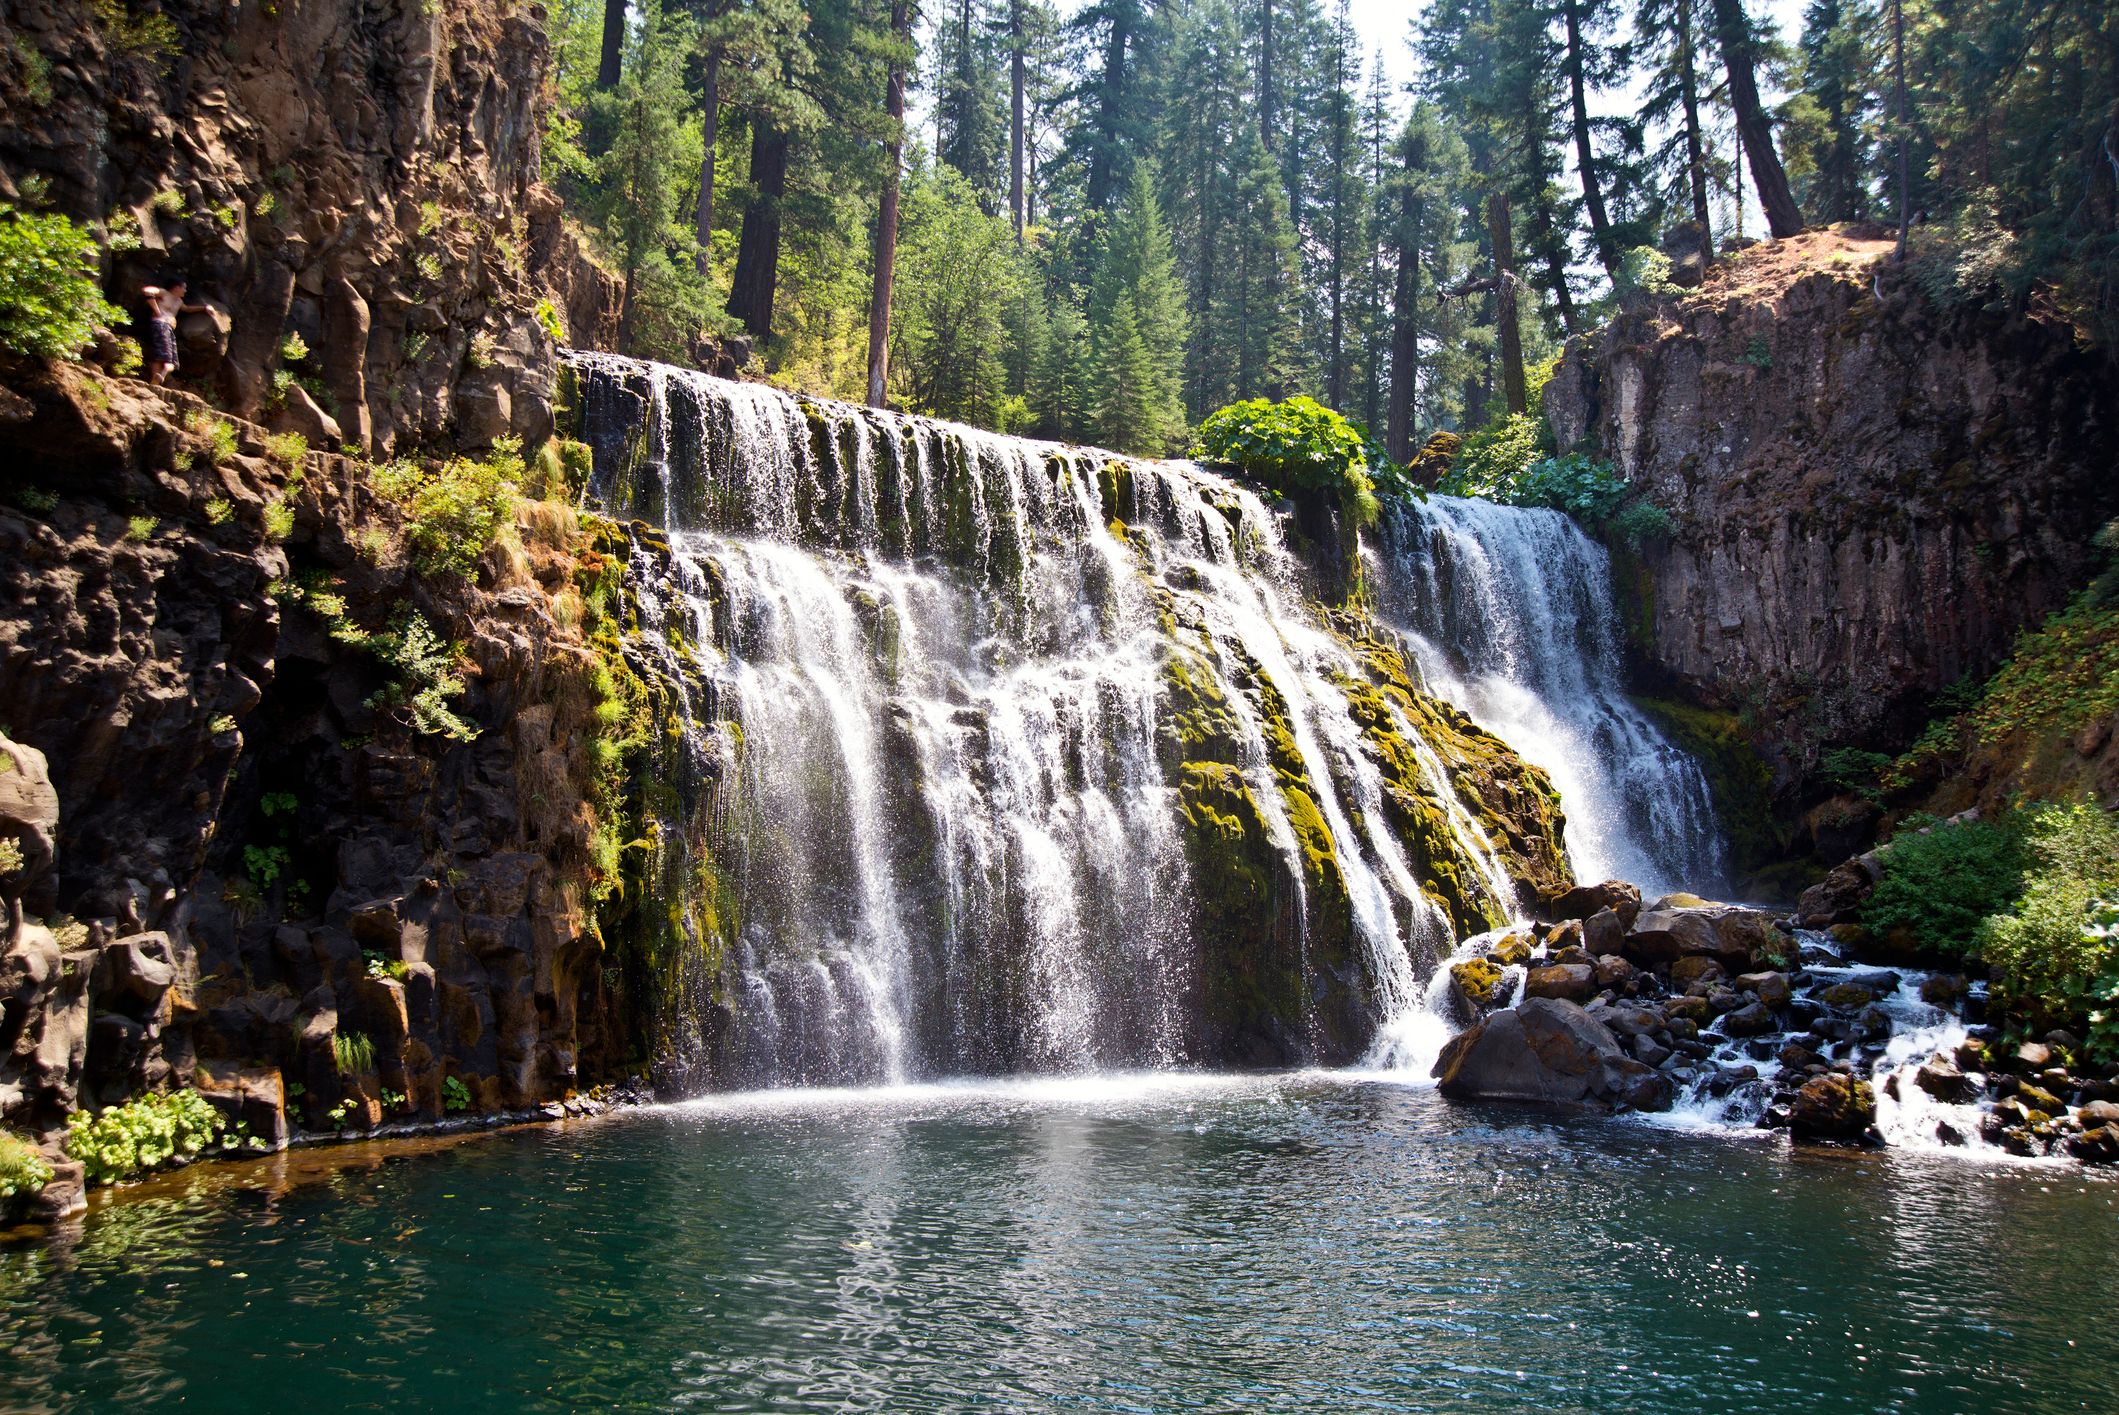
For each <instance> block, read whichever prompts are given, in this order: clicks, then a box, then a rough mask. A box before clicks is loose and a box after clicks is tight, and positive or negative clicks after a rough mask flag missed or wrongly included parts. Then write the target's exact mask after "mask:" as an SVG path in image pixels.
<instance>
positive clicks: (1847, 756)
mask: <svg viewBox="0 0 2119 1415" xmlns="http://www.w3.org/2000/svg"><path fill="white" fill-rule="evenodd" d="M1891 761H1892V759H1891V757H1889V756H1888V755H1886V754H1885V753H1883V752H1865V751H1863V750H1862V749H1861V748H1859V747H1834V748H1832V749H1831V750H1829V751H1827V752H1826V753H1825V754H1824V755H1823V757H1821V758H1820V759H1819V761H1818V772H1819V774H1820V775H1822V776H1823V777H1824V778H1825V781H1826V782H1827V784H1829V785H1831V786H1832V787H1834V788H1836V789H1837V790H1840V791H1851V792H1853V793H1854V794H1855V795H1857V796H1867V795H1870V794H1871V793H1873V792H1874V791H1875V790H1876V787H1877V783H1878V782H1879V781H1880V780H1881V779H1882V777H1883V774H1884V772H1885V771H1887V770H1889V769H1890V766H1891Z"/></svg>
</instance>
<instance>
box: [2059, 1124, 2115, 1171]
mask: <svg viewBox="0 0 2119 1415" xmlns="http://www.w3.org/2000/svg"><path fill="white" fill-rule="evenodd" d="M2067 1148H2068V1153H2069V1154H2071V1155H2073V1156H2074V1157H2075V1158H2076V1159H2079V1160H2083V1161H2085V1162H2087V1163H2089V1164H2119V1125H2100V1126H2098V1127H2097V1128H2096V1129H2094V1130H2085V1131H2083V1132H2082V1133H2081V1134H2080V1135H2073V1136H2070V1137H2069V1138H2068V1142H2067Z"/></svg>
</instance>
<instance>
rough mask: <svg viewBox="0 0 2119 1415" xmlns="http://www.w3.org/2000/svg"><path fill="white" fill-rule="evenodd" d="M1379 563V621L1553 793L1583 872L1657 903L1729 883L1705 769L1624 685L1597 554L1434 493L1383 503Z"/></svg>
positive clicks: (1529, 518) (1431, 679)
mask: <svg viewBox="0 0 2119 1415" xmlns="http://www.w3.org/2000/svg"><path fill="white" fill-rule="evenodd" d="M1373 554H1374V556H1375V559H1376V562H1377V573H1376V575H1375V580H1376V583H1377V586H1378V596H1379V599H1380V601H1381V605H1382V610H1383V613H1384V616H1385V617H1386V618H1387V619H1389V620H1390V621H1391V622H1392V623H1393V624H1395V625H1396V626H1397V627H1398V628H1399V629H1400V630H1401V631H1402V632H1403V634H1404V635H1405V637H1406V639H1407V641H1408V643H1409V644H1410V647H1411V653H1412V655H1413V657H1414V658H1415V659H1416V660H1417V662H1418V664H1419V666H1420V670H1421V672H1422V674H1423V675H1424V676H1425V678H1426V685H1427V687H1428V688H1429V690H1430V691H1432V692H1435V693H1438V694H1440V695H1441V696H1442V697H1444V698H1447V699H1448V700H1449V701H1451V702H1453V703H1456V704H1457V705H1458V706H1459V707H1462V708H1463V709H1465V710H1466V711H1467V712H1469V713H1470V714H1471V715H1472V716H1473V717H1474V718H1476V719H1477V720H1478V721H1479V722H1480V723H1482V724H1484V725H1485V726H1487V727H1489V728H1491V729H1493V730H1494V731H1495V732H1497V733H1499V734H1500V735H1501V736H1502V737H1503V738H1505V739H1507V741H1508V743H1509V745H1511V746H1512V747H1514V748H1515V749H1516V750H1517V751H1519V752H1521V753H1522V754H1523V756H1524V757H1525V758H1526V759H1527V760H1529V761H1531V762H1533V763H1535V764H1537V765H1538V766H1541V767H1543V768H1545V770H1546V771H1547V772H1548V773H1549V774H1550V775H1551V776H1552V779H1553V782H1554V784H1555V785H1556V786H1558V787H1559V789H1560V795H1561V797H1562V799H1563V800H1564V801H1565V802H1566V804H1567V847H1568V854H1569V856H1570V858H1571V859H1572V861H1573V864H1574V869H1575V873H1576V875H1577V876H1579V877H1580V878H1582V879H1585V880H1599V879H1613V878H1616V879H1625V880H1631V881H1632V882H1634V883H1636V884H1638V885H1639V886H1640V887H1641V888H1642V890H1643V891H1644V892H1646V893H1648V894H1649V895H1650V896H1651V897H1653V896H1654V895H1656V894H1661V893H1668V892H1670V891H1672V890H1675V889H1679V888H1684V889H1693V890H1702V889H1712V888H1715V887H1716V886H1717V885H1719V884H1720V883H1722V882H1723V881H1724V879H1725V876H1726V861H1725V858H1724V851H1723V845H1722V838H1721V833H1720V830H1719V829H1718V827H1717V825H1716V823H1715V818H1714V807H1713V802H1712V799H1711V797H1710V795H1709V792H1708V787H1707V780H1706V777H1705V776H1704V774H1703V773H1702V772H1701V770H1700V766H1699V763H1698V762H1696V761H1694V760H1693V759H1692V758H1691V757H1690V756H1688V755H1687V754H1686V753H1684V752H1683V751H1681V750H1679V749H1678V748H1677V747H1675V746H1674V745H1672V744H1671V742H1670V741H1669V739H1668V738H1666V737H1665V736H1664V735H1663V734H1662V733H1661V732H1660V731H1659V730H1657V728H1656V726H1655V724H1654V723H1652V722H1650V721H1649V720H1648V719H1647V717H1645V716H1644V715H1643V714H1642V713H1641V711H1640V709H1638V708H1636V707H1635V706H1634V705H1633V704H1632V703H1631V702H1630V701H1628V699H1627V698H1626V695H1625V693H1624V690H1623V688H1622V686H1621V685H1622V676H1621V670H1620V662H1619V630H1618V616H1617V613H1616V611H1615V609H1614V608H1613V602H1612V594H1611V572H1610V564H1609V560H1608V557H1607V556H1606V554H1605V552H1604V550H1603V549H1602V548H1601V547H1600V546H1598V545H1597V544H1596V543H1595V542H1594V541H1592V540H1591V539H1590V538H1589V537H1588V536H1586V535H1584V534H1583V533H1582V531H1581V529H1580V528H1579V527H1577V526H1576V525H1575V523H1574V522H1573V521H1571V520H1569V519H1568V518H1567V517H1566V516H1564V515H1562V514H1561V513H1559V512H1557V511H1547V510H1539V509H1528V508H1522V507H1513V506H1500V505H1496V504H1494V503H1492V502H1488V501H1476V500H1467V499H1464V498H1459V497H1451V496H1434V497H1430V498H1429V499H1427V500H1426V501H1424V502H1393V503H1391V504H1390V505H1389V506H1388V507H1387V508H1386V510H1385V513H1384V516H1383V521H1382V524H1381V525H1380V526H1379V527H1378V529H1377V534H1376V536H1375V548H1374V551H1373Z"/></svg>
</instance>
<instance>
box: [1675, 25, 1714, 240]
mask: <svg viewBox="0 0 2119 1415" xmlns="http://www.w3.org/2000/svg"><path fill="white" fill-rule="evenodd" d="M1692 6H1693V0H1678V6H1677V19H1678V95H1679V102H1680V103H1681V104H1682V106H1683V108H1684V111H1685V175H1686V178H1687V179H1688V180H1689V181H1690V182H1691V184H1692V219H1693V220H1694V221H1697V222H1698V223H1699V226H1700V256H1701V258H1702V259H1703V260H1707V261H1710V262H1711V261H1712V260H1713V259H1714V231H1713V226H1712V224H1711V223H1710V222H1709V221H1708V219H1707V147H1706V143H1705V141H1704V139H1703V138H1702V137H1701V133H1700V92H1699V79H1698V77H1697V76H1696V75H1695V73H1694V72H1693V63H1692Z"/></svg>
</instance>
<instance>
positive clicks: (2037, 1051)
mask: <svg viewBox="0 0 2119 1415" xmlns="http://www.w3.org/2000/svg"><path fill="white" fill-rule="evenodd" d="M2011 1062H2012V1065H2013V1068H2014V1069H2015V1070H2016V1071H2018V1072H2021V1073H2023V1074H2025V1075H2035V1074H2037V1073H2038V1072H2040V1071H2043V1070H2045V1069H2046V1068H2047V1067H2048V1066H2051V1065H2052V1064H2053V1049H2052V1048H2051V1047H2049V1046H2047V1045H2046V1044H2045V1043H2044V1042H2025V1043H2024V1044H2023V1045H2022V1046H2019V1047H2017V1048H2016V1051H2015V1054H2014V1056H2013V1057H2011Z"/></svg>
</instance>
